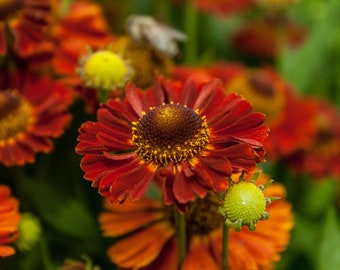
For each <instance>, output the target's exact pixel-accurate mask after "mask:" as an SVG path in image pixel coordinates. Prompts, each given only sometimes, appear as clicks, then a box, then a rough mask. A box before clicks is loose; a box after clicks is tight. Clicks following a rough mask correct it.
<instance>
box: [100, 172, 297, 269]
mask: <svg viewBox="0 0 340 270" xmlns="http://www.w3.org/2000/svg"><path fill="white" fill-rule="evenodd" d="M267 181H269V177H268V176H266V175H264V174H261V175H260V177H259V178H258V180H257V182H256V184H257V185H264V184H265V183H266V182H267ZM264 194H265V196H266V197H281V198H282V199H281V200H277V201H273V202H272V203H271V204H270V205H269V206H268V207H267V211H268V213H269V215H270V218H269V219H268V220H266V221H259V222H258V223H257V226H256V230H255V231H250V230H249V229H248V228H247V227H242V229H241V230H240V232H237V231H235V230H234V229H230V232H229V245H228V260H229V263H228V265H229V268H228V269H230V270H239V269H244V270H250V269H251V270H254V269H255V270H257V269H258V270H259V269H265V268H266V267H267V266H268V265H270V264H272V263H273V262H276V261H278V260H279V259H280V254H279V253H280V252H281V251H283V250H284V249H285V248H286V247H287V245H288V242H289V237H290V231H291V228H292V226H293V218H292V211H291V205H290V204H289V203H288V202H286V201H285V199H284V198H285V188H284V186H283V185H281V184H279V183H274V184H272V185H270V186H269V187H268V188H266V189H265V191H264ZM219 206H220V199H219V196H218V194H215V193H212V192H209V193H208V194H207V196H206V197H205V198H203V199H201V198H196V200H195V201H193V202H191V203H190V208H189V211H188V213H187V214H186V215H185V218H186V224H187V227H186V228H187V237H188V252H187V256H186V258H185V259H184V262H183V265H182V268H181V269H182V270H190V269H212V270H217V269H221V265H222V226H223V223H224V219H223V216H222V215H221V214H220V212H219ZM104 207H105V211H104V212H103V213H101V214H100V216H99V223H100V226H101V229H102V231H103V235H104V236H105V237H113V238H116V240H114V243H113V244H112V245H111V246H110V247H109V249H108V251H107V254H108V256H109V258H110V260H111V261H112V262H113V263H115V264H116V265H118V266H119V267H122V268H128V269H143V270H151V269H167V270H177V269H178V263H179V259H178V253H177V252H178V250H177V238H176V226H175V223H174V215H173V211H172V210H173V209H172V208H169V207H167V206H164V204H162V203H161V202H160V201H158V200H155V199H151V198H143V199H141V200H140V201H137V202H131V201H130V200H127V201H126V202H125V203H124V204H123V205H114V204H111V203H110V202H109V200H105V203H104ZM118 238H119V239H118Z"/></svg>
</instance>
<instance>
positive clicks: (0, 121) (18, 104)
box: [0, 91, 33, 143]
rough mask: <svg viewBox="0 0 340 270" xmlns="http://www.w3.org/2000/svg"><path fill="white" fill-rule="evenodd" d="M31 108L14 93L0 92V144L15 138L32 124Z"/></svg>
mask: <svg viewBox="0 0 340 270" xmlns="http://www.w3.org/2000/svg"><path fill="white" fill-rule="evenodd" d="M32 119H33V118H32V107H31V105H30V104H29V103H28V102H27V101H26V100H25V99H23V98H22V97H20V96H19V95H18V94H17V93H16V92H15V91H5V92H0V143H1V141H3V140H8V139H11V138H14V137H16V136H17V135H18V134H19V133H20V132H22V131H24V130H26V129H27V127H28V125H29V124H30V123H31V122H32Z"/></svg>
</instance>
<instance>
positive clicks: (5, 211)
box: [0, 185, 20, 257]
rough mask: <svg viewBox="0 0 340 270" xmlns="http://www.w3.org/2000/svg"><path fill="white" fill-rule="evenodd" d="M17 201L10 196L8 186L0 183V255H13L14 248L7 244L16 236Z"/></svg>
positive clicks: (18, 219) (17, 221)
mask: <svg viewBox="0 0 340 270" xmlns="http://www.w3.org/2000/svg"><path fill="white" fill-rule="evenodd" d="M18 209H19V202H18V200H17V199H15V198H14V197H11V191H10V188H9V187H8V186H5V185H0V257H6V256H10V255H13V254H14V253H15V250H14V248H13V247H11V246H9V245H8V244H10V243H12V242H14V241H15V240H16V239H17V238H18V224H19V221H20V214H19V212H18Z"/></svg>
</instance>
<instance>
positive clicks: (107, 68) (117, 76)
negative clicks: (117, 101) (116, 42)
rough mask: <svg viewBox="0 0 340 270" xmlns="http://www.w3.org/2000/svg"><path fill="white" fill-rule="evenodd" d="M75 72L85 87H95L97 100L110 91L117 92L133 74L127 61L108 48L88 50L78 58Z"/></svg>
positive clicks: (104, 99) (105, 96)
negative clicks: (94, 50)
mask: <svg viewBox="0 0 340 270" xmlns="http://www.w3.org/2000/svg"><path fill="white" fill-rule="evenodd" d="M77 72H78V74H79V75H80V77H81V78H82V80H83V82H84V84H85V86H86V87H90V88H94V89H96V91H97V94H98V95H97V96H98V100H99V101H102V102H105V101H106V100H107V98H108V97H109V96H110V92H118V93H117V94H119V92H120V89H122V88H124V87H125V85H126V84H127V82H128V81H129V80H130V79H131V78H132V77H133V75H134V71H133V69H132V68H131V67H130V65H129V63H128V62H127V61H125V60H124V59H123V58H122V57H120V56H119V55H118V54H116V53H114V52H112V51H110V50H98V51H96V52H88V54H87V55H84V56H83V57H81V58H80V62H79V67H78V69H77ZM103 96H104V97H103ZM101 97H102V98H101Z"/></svg>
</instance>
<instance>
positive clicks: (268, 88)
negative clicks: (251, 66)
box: [248, 73, 276, 98]
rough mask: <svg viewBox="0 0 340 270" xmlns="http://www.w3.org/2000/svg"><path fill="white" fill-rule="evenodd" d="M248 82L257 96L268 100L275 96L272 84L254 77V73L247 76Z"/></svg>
mask: <svg viewBox="0 0 340 270" xmlns="http://www.w3.org/2000/svg"><path fill="white" fill-rule="evenodd" d="M248 82H249V84H250V85H251V86H252V87H253V89H254V91H255V92H257V93H258V94H260V95H262V96H264V97H268V98H270V97H271V98H272V97H274V96H275V92H276V91H275V89H274V86H273V84H272V83H270V82H269V81H268V80H266V79H265V78H262V77H260V76H256V73H255V74H251V75H250V76H249V78H248Z"/></svg>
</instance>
